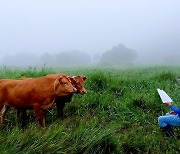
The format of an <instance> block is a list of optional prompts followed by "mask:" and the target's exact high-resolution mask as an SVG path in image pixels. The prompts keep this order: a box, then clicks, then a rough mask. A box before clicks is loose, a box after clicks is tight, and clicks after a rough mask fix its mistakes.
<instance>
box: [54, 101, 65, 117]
mask: <svg viewBox="0 0 180 154" xmlns="http://www.w3.org/2000/svg"><path fill="white" fill-rule="evenodd" d="M64 106H65V102H56V107H57V113H58V116H59V118H63V109H64Z"/></svg>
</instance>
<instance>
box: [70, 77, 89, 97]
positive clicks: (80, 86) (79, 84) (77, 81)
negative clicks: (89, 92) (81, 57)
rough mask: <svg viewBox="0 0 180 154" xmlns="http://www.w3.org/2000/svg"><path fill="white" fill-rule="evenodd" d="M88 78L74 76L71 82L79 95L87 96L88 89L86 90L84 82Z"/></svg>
mask: <svg viewBox="0 0 180 154" xmlns="http://www.w3.org/2000/svg"><path fill="white" fill-rule="evenodd" d="M86 79H87V78H86V77H85V76H73V77H72V79H71V82H72V84H73V86H74V87H75V88H76V89H77V93H80V94H86V89H85V88H84V81H85V80H86Z"/></svg>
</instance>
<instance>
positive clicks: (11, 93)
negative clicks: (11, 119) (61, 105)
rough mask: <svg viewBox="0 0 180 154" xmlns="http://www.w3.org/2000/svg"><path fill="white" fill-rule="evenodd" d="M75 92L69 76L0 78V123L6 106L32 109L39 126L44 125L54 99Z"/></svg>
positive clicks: (2, 121) (2, 120)
mask: <svg viewBox="0 0 180 154" xmlns="http://www.w3.org/2000/svg"><path fill="white" fill-rule="evenodd" d="M75 92H77V89H76V88H75V87H74V86H73V85H72V84H71V78H69V77H67V76H61V75H58V76H57V77H56V78H50V77H46V76H45V77H38V78H28V79H25V80H12V79H4V80H0V111H1V110H2V108H3V106H4V105H5V106H4V108H3V111H2V116H1V124H3V123H4V118H5V115H6V112H7V108H8V107H9V106H12V107H14V108H16V109H18V110H19V109H33V110H34V112H35V116H36V119H37V121H38V123H39V124H40V125H41V126H44V125H45V115H46V112H47V110H48V109H51V108H52V107H53V104H54V101H55V100H56V98H58V97H60V96H67V95H69V94H72V93H75Z"/></svg>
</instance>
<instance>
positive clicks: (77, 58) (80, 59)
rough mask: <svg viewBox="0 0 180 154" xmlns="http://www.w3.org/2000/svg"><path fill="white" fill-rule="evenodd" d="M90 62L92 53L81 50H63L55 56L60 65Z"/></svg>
mask: <svg viewBox="0 0 180 154" xmlns="http://www.w3.org/2000/svg"><path fill="white" fill-rule="evenodd" d="M90 62H91V57H90V55H89V54H87V53H84V52H80V51H68V52H61V53H58V54H57V55H56V56H55V63H56V64H58V65H60V66H73V65H87V64H90Z"/></svg>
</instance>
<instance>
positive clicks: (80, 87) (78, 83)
mask: <svg viewBox="0 0 180 154" xmlns="http://www.w3.org/2000/svg"><path fill="white" fill-rule="evenodd" d="M58 75H63V76H67V74H49V75H47V77H52V78H55V77H57V76H58ZM72 78H73V79H74V80H72V84H73V86H74V87H75V88H76V89H77V93H78V94H86V89H85V88H84V81H85V80H86V79H87V78H86V77H85V76H73V77H72ZM72 97H73V94H69V95H67V96H59V97H57V98H56V100H55V103H56V107H57V112H58V116H59V117H61V118H62V117H63V109H64V106H65V103H66V102H71V100H72Z"/></svg>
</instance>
